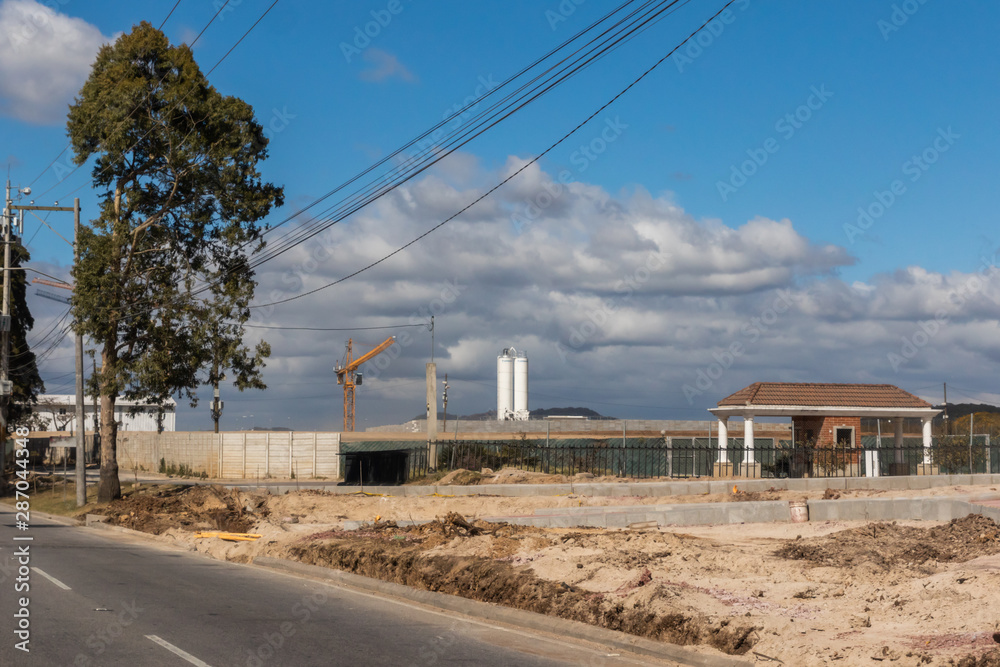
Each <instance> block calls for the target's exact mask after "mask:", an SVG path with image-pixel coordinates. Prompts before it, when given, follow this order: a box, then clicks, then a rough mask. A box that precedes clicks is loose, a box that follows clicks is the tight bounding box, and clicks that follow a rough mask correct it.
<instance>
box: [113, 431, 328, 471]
mask: <svg viewBox="0 0 1000 667" xmlns="http://www.w3.org/2000/svg"><path fill="white" fill-rule="evenodd" d="M118 465H119V467H120V468H121V470H122V472H123V473H124V472H126V471H131V470H139V471H142V470H148V471H152V472H157V471H159V470H160V469H161V468H163V467H166V468H170V467H171V466H173V467H180V466H182V465H183V466H185V467H187V468H188V469H190V470H191V471H192V472H193V473H194V474H200V473H205V474H206V475H207V476H208V477H214V478H222V479H266V478H268V477H274V478H282V479H286V478H292V477H294V478H296V479H316V478H325V479H336V478H338V477H340V434H339V433H316V432H298V431H247V432H237V433H218V434H216V433H205V432H183V431H177V432H172V433H171V432H164V433H149V432H136V431H129V432H119V433H118Z"/></svg>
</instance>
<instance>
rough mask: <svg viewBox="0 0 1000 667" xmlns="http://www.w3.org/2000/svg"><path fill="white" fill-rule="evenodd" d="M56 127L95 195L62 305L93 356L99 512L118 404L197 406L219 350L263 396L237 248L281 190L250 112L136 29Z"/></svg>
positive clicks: (156, 38)
mask: <svg viewBox="0 0 1000 667" xmlns="http://www.w3.org/2000/svg"><path fill="white" fill-rule="evenodd" d="M67 130H68V133H69V137H70V140H71V142H72V145H73V149H74V151H75V160H76V162H77V164H83V163H84V162H85V161H86V160H88V159H89V158H91V157H94V158H95V163H94V168H93V182H94V186H95V187H96V188H97V190H98V192H99V197H100V216H99V217H98V218H97V219H96V220H93V221H92V222H91V227H90V228H85V229H83V230H81V233H80V236H79V244H80V259H79V261H78V263H77V265H76V268H75V270H74V274H73V275H74V278H75V282H76V285H75V290H74V294H73V306H74V308H75V310H76V315H77V321H78V322H79V324H80V327H81V328H82V331H83V332H84V333H85V334H87V335H88V336H90V337H91V338H92V339H93V340H94V342H95V344H96V345H97V346H98V348H99V350H100V355H101V368H100V371H99V373H98V384H99V387H100V413H101V480H100V485H99V487H98V500H99V501H101V502H107V501H110V500H112V499H114V498H117V497H119V496H120V495H121V486H120V483H119V480H118V463H117V448H116V436H117V428H116V423H115V419H114V408H115V403H116V401H117V399H118V398H120V397H121V398H126V399H134V400H142V401H146V402H148V403H151V404H158V403H162V402H163V401H164V400H166V399H167V398H168V397H169V396H171V395H179V396H182V397H187V398H189V399H191V400H192V402H195V401H197V397H196V396H195V394H194V391H195V389H196V388H197V387H198V385H199V384H201V382H202V380H203V379H204V373H206V372H211V367H212V362H213V360H216V359H218V356H219V355H218V350H224V351H225V354H224V355H223V357H224V358H225V361H226V363H227V365H228V366H229V368H230V369H231V370H232V379H233V380H234V382H235V383H237V385H239V386H248V387H263V384H262V383H261V381H260V369H261V367H262V365H263V360H264V357H266V356H267V353H268V348H267V346H266V344H261V345H258V346H257V348H256V349H253V350H251V349H249V348H247V347H246V346H245V345H244V344H243V326H242V325H243V324H244V323H245V322H246V321H247V319H249V316H250V311H249V308H248V306H249V303H250V301H251V299H252V298H253V293H254V287H255V285H256V283H255V281H254V278H253V271H252V269H250V267H249V265H248V261H247V254H246V249H259V248H260V247H262V246H263V241H262V239H261V228H260V227H259V226H258V222H259V221H260V220H261V219H262V218H264V216H266V215H267V214H268V213H269V212H270V211H271V209H272V207H274V206H280V205H281V203H282V196H283V193H282V189H281V188H280V187H277V186H275V185H272V184H270V183H266V182H264V181H263V180H262V178H261V176H260V173H259V172H258V167H259V165H260V163H261V161H262V160H264V159H265V158H266V156H267V138H266V137H265V136H264V133H263V128H262V127H261V125H260V124H259V123H258V122H257V121H256V119H255V118H254V114H253V109H252V108H251V107H250V105H248V104H246V103H245V102H243V101H242V100H240V99H238V98H235V97H227V96H224V95H222V94H220V93H219V92H218V91H217V90H216V89H215V88H213V87H212V86H210V85H209V83H208V81H207V80H206V79H205V77H204V76H203V75H202V73H201V70H200V69H199V68H198V65H197V64H196V63H195V61H194V57H193V55H192V53H191V49H190V48H188V47H187V46H186V45H180V46H171V45H170V43H169V42H168V40H167V38H166V37H165V36H164V35H163V33H162V32H160V31H159V30H157V29H156V28H153V27H152V26H151V25H150V24H149V23H146V22H143V23H141V24H140V25H138V26H135V27H134V28H133V29H132V31H131V32H130V33H128V34H125V35H122V36H121V37H120V38H119V39H118V40H117V41H116V42H115V44H114V45H110V46H104V47H102V48H101V50H100V52H99V53H98V56H97V60H96V62H95V63H94V67H93V71H92V72H91V74H90V77H89V78H88V80H87V82H86V83H85V84H84V86H83V88H82V90H81V91H80V94H79V96H78V97H77V99H76V101H75V103H74V104H73V105H72V106H71V107H70V112H69V122H68V126H67ZM216 372H218V371H216Z"/></svg>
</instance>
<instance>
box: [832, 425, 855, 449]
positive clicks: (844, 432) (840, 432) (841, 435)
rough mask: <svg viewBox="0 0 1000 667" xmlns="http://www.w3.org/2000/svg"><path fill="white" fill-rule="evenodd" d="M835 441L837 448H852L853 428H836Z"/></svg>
mask: <svg viewBox="0 0 1000 667" xmlns="http://www.w3.org/2000/svg"><path fill="white" fill-rule="evenodd" d="M836 436H837V437H836V441H837V446H838V447H853V446H854V429H853V428H838V429H837V431H836Z"/></svg>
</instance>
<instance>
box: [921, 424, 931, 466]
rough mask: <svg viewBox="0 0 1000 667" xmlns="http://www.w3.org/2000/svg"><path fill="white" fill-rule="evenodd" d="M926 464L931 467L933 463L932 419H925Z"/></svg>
mask: <svg viewBox="0 0 1000 667" xmlns="http://www.w3.org/2000/svg"><path fill="white" fill-rule="evenodd" d="M923 426H924V432H923V435H924V463H925V464H927V465H930V462H931V418H930V417H924V423H923Z"/></svg>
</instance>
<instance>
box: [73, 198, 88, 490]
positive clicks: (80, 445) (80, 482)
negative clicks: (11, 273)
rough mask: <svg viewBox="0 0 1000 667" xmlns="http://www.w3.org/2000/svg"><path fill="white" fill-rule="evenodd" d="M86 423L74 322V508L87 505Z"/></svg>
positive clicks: (76, 257) (76, 246)
mask: <svg viewBox="0 0 1000 667" xmlns="http://www.w3.org/2000/svg"><path fill="white" fill-rule="evenodd" d="M79 239H80V198H79V197H77V198H76V199H74V200H73V266H76V265H77V264H78V263H79V261H80V242H79ZM74 319H76V318H74ZM86 430H87V422H86V420H85V419H84V416H83V334H82V333H81V332H80V321H79V320H76V506H77V507H83V506H84V505H86V504H87V467H86V461H85V460H84V457H85V456H86V451H87V445H86Z"/></svg>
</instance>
